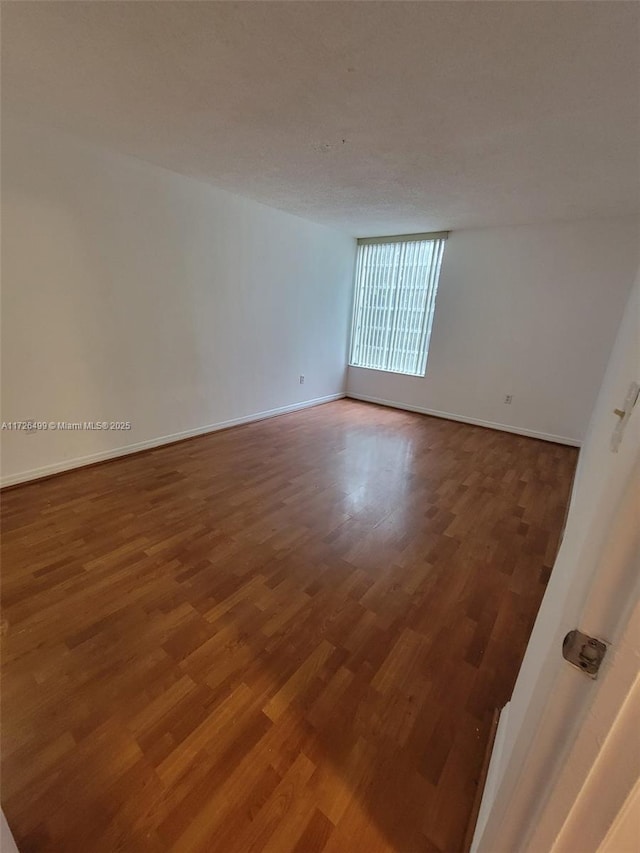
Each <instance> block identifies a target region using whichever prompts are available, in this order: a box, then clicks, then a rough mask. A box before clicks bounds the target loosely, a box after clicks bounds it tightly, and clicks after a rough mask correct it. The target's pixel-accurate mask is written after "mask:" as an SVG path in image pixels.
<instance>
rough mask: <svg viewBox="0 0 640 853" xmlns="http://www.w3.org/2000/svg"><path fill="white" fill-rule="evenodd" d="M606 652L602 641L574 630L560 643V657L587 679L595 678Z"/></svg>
mask: <svg viewBox="0 0 640 853" xmlns="http://www.w3.org/2000/svg"><path fill="white" fill-rule="evenodd" d="M606 651H607V646H606V644H605V643H603V642H602V640H596V639H595V637H590V636H589V635H588V634H583V633H582V631H578V629H577V628H574V630H573V631H569V633H568V634H567V636H566V637H565V638H564V640H563V642H562V657H563V658H564V659H565V660H566V661H568V662H569V663H570V664H573V666H575V667H577V668H578V669H579V670H580V671H581V672H584V674H585V675H588V676H589V678H597V677H598V670H599V669H600V664H601V663H602V661H603V659H604V656H605V654H606Z"/></svg>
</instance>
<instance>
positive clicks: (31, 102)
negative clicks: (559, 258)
mask: <svg viewBox="0 0 640 853" xmlns="http://www.w3.org/2000/svg"><path fill="white" fill-rule="evenodd" d="M2 19H3V20H2V25H3V32H2V40H3V57H2V63H3V85H2V96H3V104H4V108H6V109H8V110H9V111H10V112H13V113H18V114H20V115H22V116H23V117H25V118H28V119H31V120H32V121H37V122H41V123H47V124H51V125H54V126H57V127H59V128H62V129H64V130H67V131H70V132H73V133H76V134H78V135H81V136H83V137H86V138H88V139H91V140H93V141H95V142H98V143H100V144H102V145H104V146H107V147H110V148H113V149H115V150H118V151H121V152H123V153H128V154H132V155H134V156H136V157H140V158H142V159H144V160H148V161H151V162H153V163H157V164H159V165H162V166H165V167H167V168H169V169H173V170H175V171H177V172H182V173H184V174H186V175H191V176H194V177H196V178H200V179H203V180H206V181H210V182H211V183H212V184H216V185H218V186H220V187H223V188H225V189H228V190H231V191H232V192H236V193H239V194H241V195H245V196H249V197H251V198H254V199H257V200H259V201H262V202H264V203H265V204H270V205H273V206H274V207H279V208H282V209H284V210H288V211H290V212H292V213H297V214H299V215H300V216H304V217H307V218H309V219H313V220H316V221H319V222H323V223H326V224H329V225H332V226H335V227H338V228H342V229H345V230H347V231H348V232H350V233H351V234H356V235H374V234H387V233H401V232H405V231H416V230H431V229H441V228H461V227H470V226H471V227H472V226H485V225H498V224H510V223H526V222H537V221H543V220H553V219H569V218H578V217H588V216H608V215H614V214H621V213H630V212H635V211H637V209H638V197H639V192H640V190H639V164H638V152H639V151H640V133H639V124H640V120H639V110H640V100H639V98H640V93H639V86H640V49H639V41H638V25H639V20H640V4H638V3H635V2H629V3H626V2H610V3H608V2H541V3H538V2H525V3H516V2H505V3H502V2H493V3H481V2H445V3H439V2H413V3H404V2H381V3H378V2H371V3H370V2H359V3H358V2H328V3H325V2H298V3H295V2H294V3H291V2H284V3H281V2H241V3H231V2H213V3H210V2H191V3H189V2H175V3H174V2H115V3H100V2H79V3H76V2H13V3H11V2H10V3H4V4H3V9H2Z"/></svg>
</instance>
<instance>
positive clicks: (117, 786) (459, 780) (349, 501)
mask: <svg viewBox="0 0 640 853" xmlns="http://www.w3.org/2000/svg"><path fill="white" fill-rule="evenodd" d="M576 458H577V451H576V450H575V449H573V448H569V447H563V446H559V445H554V444H549V443H545V442H542V441H536V440H533V439H528V438H522V437H519V436H515V435H510V434H507V433H500V432H494V431H491V430H486V429H482V428H480V427H474V426H468V425H464V424H458V423H453V422H450V421H445V420H438V419H435V418H429V417H425V416H422V415H417V414H411V413H407V412H400V411H397V410H393V409H385V408H381V407H377V406H372V405H369V404H366V403H359V402H355V401H347V400H343V401H338V402H335V403H330V404H327V405H324V406H320V407H318V408H314V409H308V410H306V411H304V412H298V413H294V414H289V415H284V416H282V417H279V418H275V419H273V420H268V421H263V422H261V423H256V424H249V425H245V426H242V427H238V428H235V429H232V430H228V431H225V432H219V433H215V434H212V435H209V436H204V437H201V438H197V439H193V440H190V441H187V442H182V443H179V444H175V445H172V446H169V447H164V448H159V449H156V450H153V451H150V452H146V453H144V454H139V455H136V456H131V457H128V458H123V459H118V460H114V461H111V462H109V463H107V464H104V465H99V466H96V467H93V468H87V469H83V470H78V471H74V472H70V473H68V474H64V475H62V476H58V477H55V478H52V479H49V480H45V481H41V482H38V483H32V484H27V485H24V486H21V487H18V488H15V489H12V490H9V491H7V492H5V493H4V494H3V496H2V510H3V513H2V520H3V566H2V568H3V617H4V630H5V635H4V638H3V640H4V642H3V656H2V734H3V750H2V752H3V755H2V798H3V807H4V810H5V813H6V815H7V818H8V820H9V824H10V825H11V827H12V829H13V831H14V834H15V836H16V840H17V842H18V845H19V846H20V849H21V851H22V853H27V852H28V851H38V853H40V851H55V853H75V851H78V853H89V851H90V852H91V853H93V851H105V853H112V851H127V853H129V851H132V852H133V851H167V850H172V851H180V853H183V851H185V853H191V852H192V851H194V853H197V851H209V853H210V851H216V853H217V851H220V853H234V852H235V851H237V853H249V851H272V853H287V852H288V851H296V853H313V851H320V850H322V851H326V853H338V851H339V853H345V851H349V853H351V851H366V853H375V851H402V852H403V853H405V851H406V853H410V851H426V853H449V852H450V851H458V850H460V848H461V845H462V842H463V838H464V835H465V829H466V824H467V820H468V816H469V813H470V811H471V808H472V804H473V800H474V792H475V786H476V783H477V779H478V775H479V773H480V770H481V765H482V760H483V752H484V748H485V742H486V739H487V737H488V734H489V727H490V723H491V717H492V713H493V710H494V708H495V707H496V706H500V705H502V704H504V703H505V702H506V701H507V700H508V699H509V696H510V693H511V690H512V687H513V683H514V680H515V677H516V674H517V670H518V667H519V664H520V661H521V658H522V655H523V652H524V648H525V645H526V642H527V639H528V636H529V634H530V631H531V628H532V625H533V621H534V618H535V615H536V612H537V610H538V607H539V603H540V600H541V597H542V594H543V592H544V589H545V584H546V582H547V580H548V577H549V572H550V569H551V567H552V564H553V560H554V557H555V553H556V549H557V545H558V539H559V534H560V531H561V527H562V523H563V518H564V513H565V507H566V502H567V499H568V495H569V489H570V483H571V479H572V474H573V470H574V466H575V463H576Z"/></svg>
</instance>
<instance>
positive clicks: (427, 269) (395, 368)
mask: <svg viewBox="0 0 640 853" xmlns="http://www.w3.org/2000/svg"><path fill="white" fill-rule="evenodd" d="M446 239H447V233H446V232H441V233H438V234H408V235H407V236H405V237H373V238H366V239H362V240H358V258H357V264H356V283H355V302H354V306H353V324H352V329H351V358H350V360H349V364H351V365H353V366H354V367H369V368H373V369H375V370H388V371H391V372H393V373H406V374H409V375H410V376H424V374H425V371H426V368H427V353H428V350H429V337H430V335H431V324H432V322H433V312H434V308H435V303H436V292H437V290H438V278H439V276H440V265H441V263H442V255H443V252H444V244H445V242H446Z"/></svg>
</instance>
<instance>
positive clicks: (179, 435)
mask: <svg viewBox="0 0 640 853" xmlns="http://www.w3.org/2000/svg"><path fill="white" fill-rule="evenodd" d="M344 396H346V395H345V394H344V393H340V394H329V395H328V396H326V397H316V398H315V399H313V400H304V401H303V402H302V403H291V404H290V405H288V406H279V407H278V408H277V409H269V410H268V411H266V412H256V413H254V414H251V415H244V416H243V417H241V418H232V419H231V420H228V421H219V422H218V423H215V424H207V425H206V426H202V427H196V428H195V429H187V430H184V431H183V432H175V433H172V434H171V435H162V436H159V437H158V438H150V439H148V440H146V441H139V442H137V443H136V444H127V445H125V446H124V447H116V448H113V449H112V450H102V451H100V452H99V453H92V454H90V455H89V456H78V457H76V458H75V459H64V460H63V461H61V462H54V463H52V464H51V465H44V466H43V467H42V468H32V469H31V470H29V471H21V472H20V473H18V474H9V475H8V476H6V477H2V478H1V479H0V487H1V488H4V487H5V486H15V485H17V484H18V483H27V482H29V480H38V479H40V478H41V477H49V476H50V475H51V474H60V473H62V472H63V471H72V470H73V469H74V468H82V467H83V466H85V465H92V464H94V463H95V462H105V461H107V460H108V459H117V458H118V457H120V456H128V455H129V454H130V453H138V452H139V451H140V450H149V449H151V448H153V447H162V445H164V444H173V442H175V441H182V439H184V438H193V437H195V436H197V435H206V434H207V433H209V432H217V431H218V430H221V429H228V428H229V427H232V426H240V424H248V423H253V422H254V421H263V420H266V419H267V418H275V417H277V416H278V415H285V414H287V412H297V411H298V410H299V409H309V408H311V407H312V406H320V405H322V404H323V403H331V402H332V401H333V400H341V399H342V398H343V397H344Z"/></svg>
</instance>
